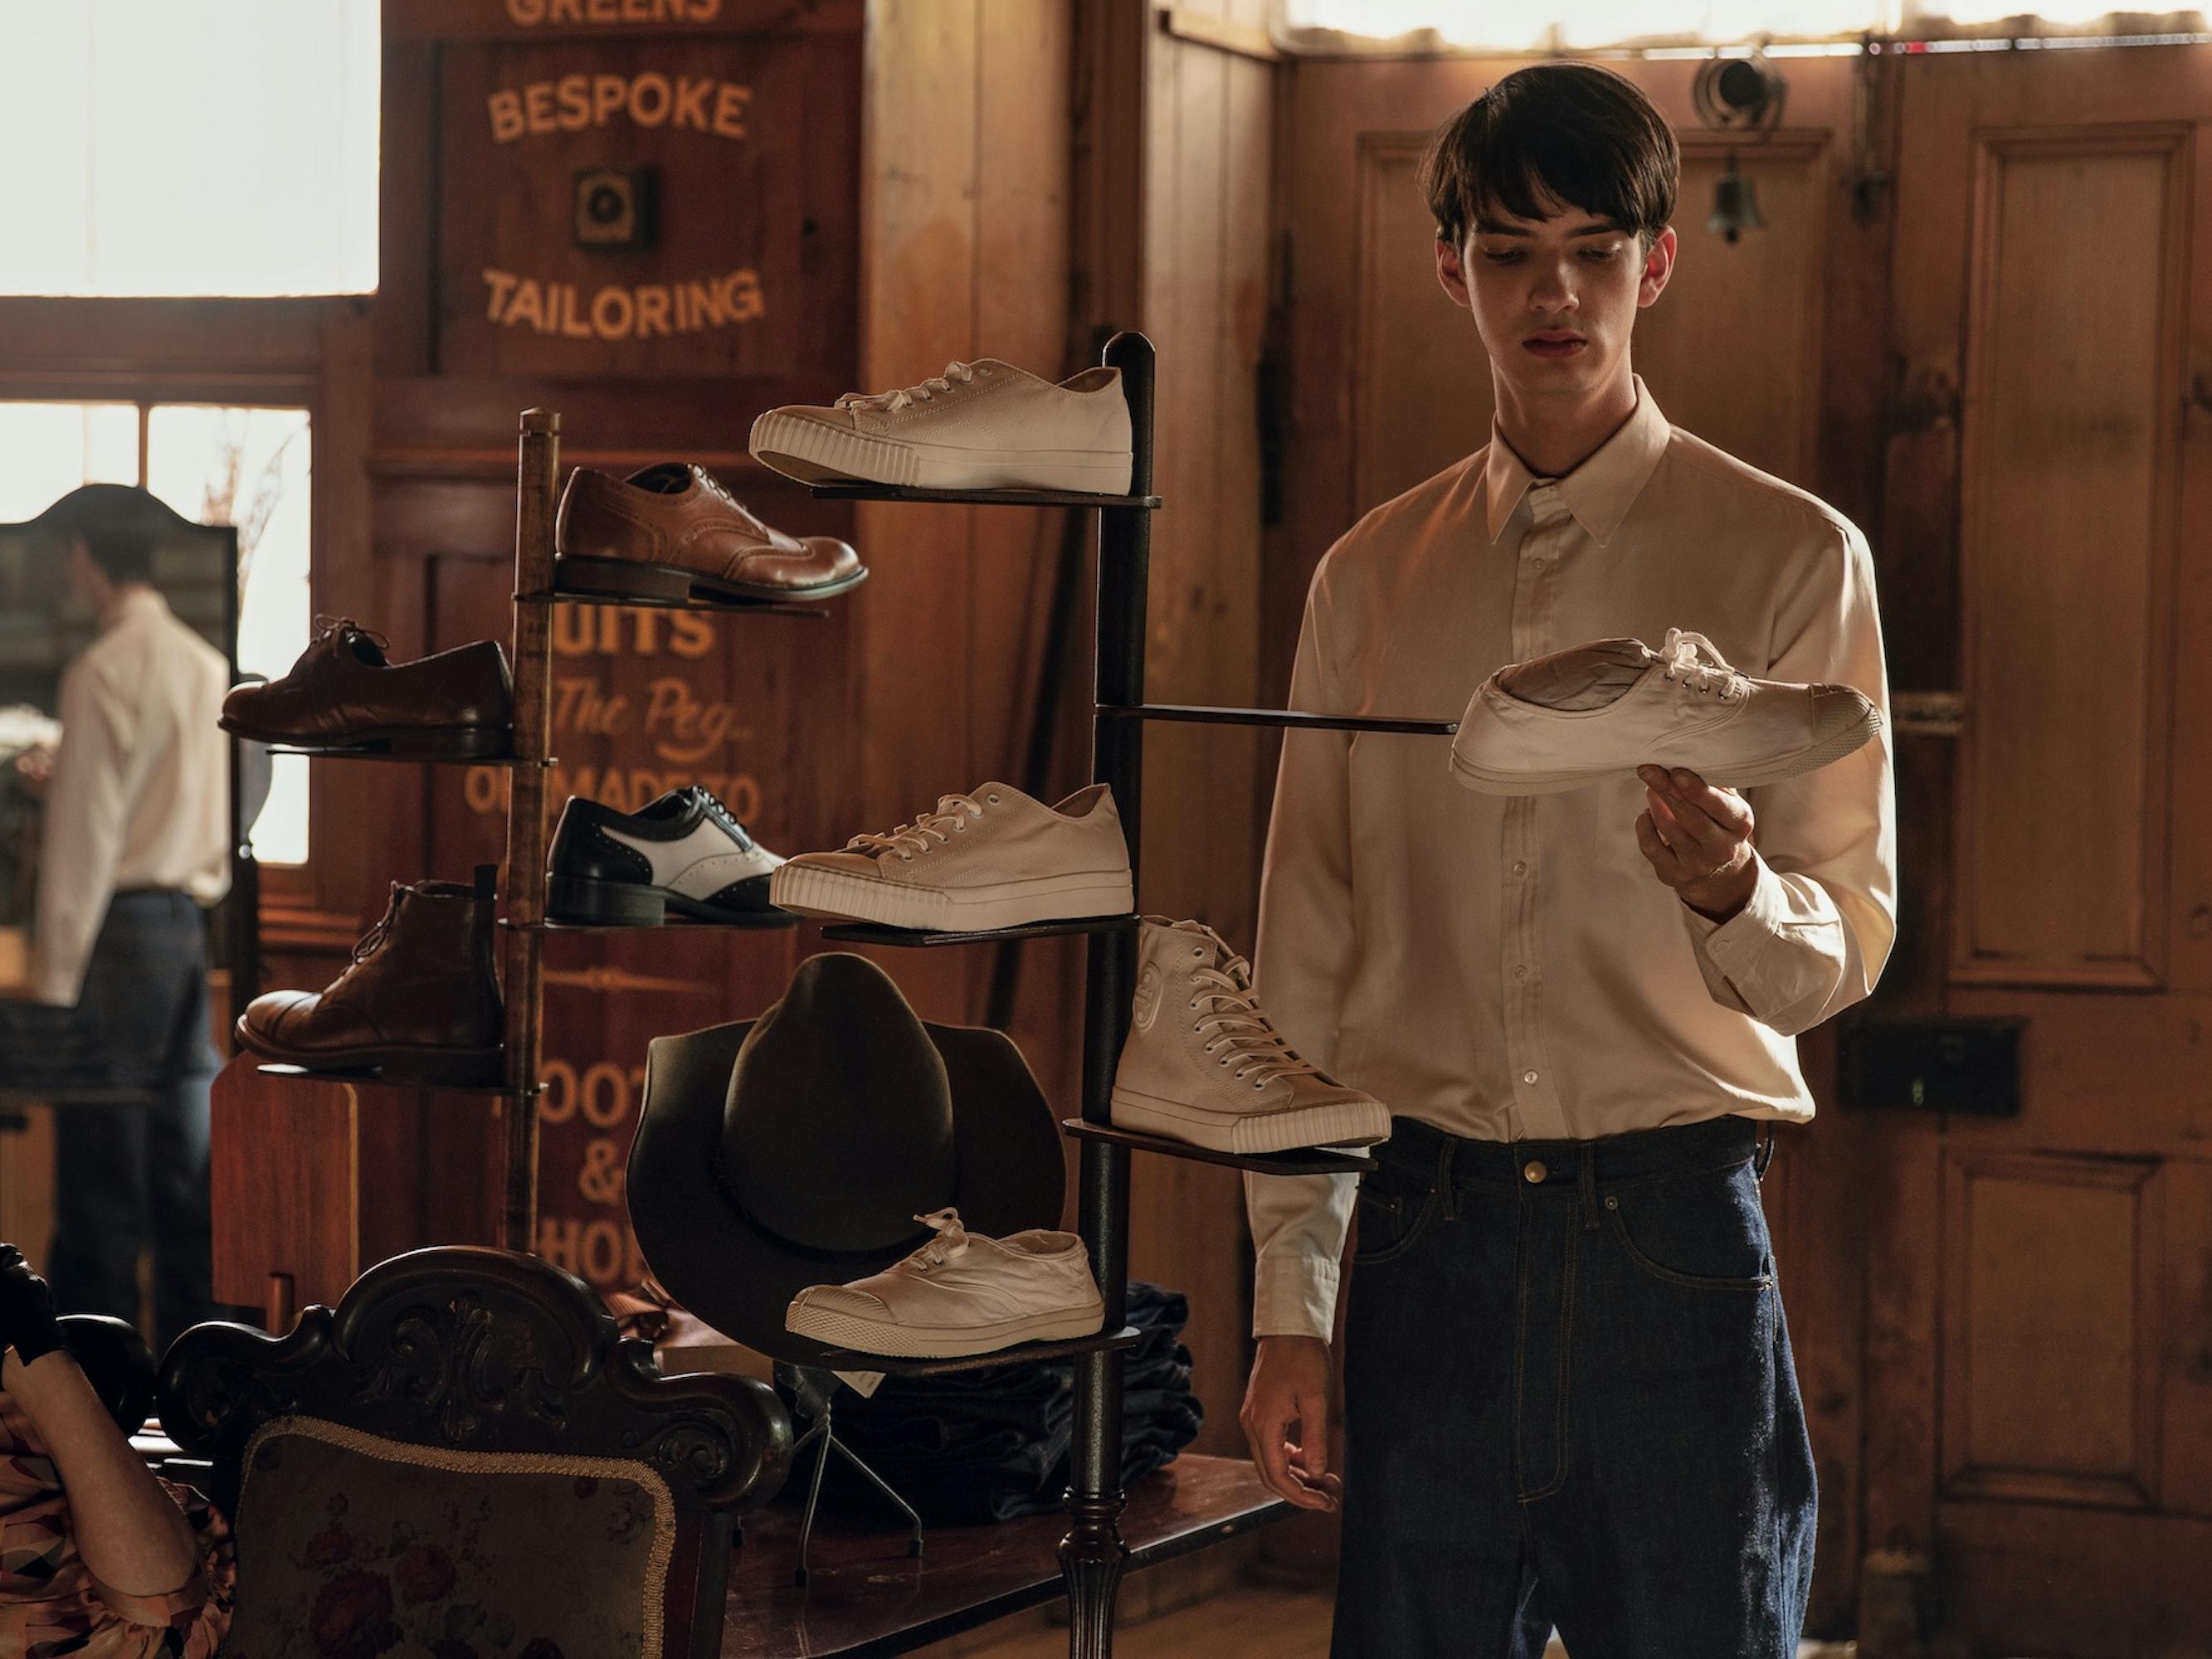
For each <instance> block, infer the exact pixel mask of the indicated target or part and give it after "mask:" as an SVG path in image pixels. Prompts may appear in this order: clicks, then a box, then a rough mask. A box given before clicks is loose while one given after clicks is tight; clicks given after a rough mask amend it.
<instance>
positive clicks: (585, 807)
mask: <svg viewBox="0 0 2212 1659" xmlns="http://www.w3.org/2000/svg"><path fill="white" fill-rule="evenodd" d="M782 862H783V860H781V859H780V858H778V857H777V856H776V855H775V854H774V853H771V852H769V850H768V849H767V848H764V847H763V846H762V845H760V843H759V842H756V841H755V840H754V839H753V838H752V837H751V836H749V835H747V834H746V833H745V828H744V825H743V824H741V823H738V821H737V819H736V818H734V817H732V816H731V814H730V809H729V808H728V807H726V806H725V805H722V803H721V802H720V801H719V800H717V799H714V795H713V794H712V793H709V792H708V791H707V790H705V789H702V788H701V787H698V786H697V785H696V784H695V785H693V786H692V787H690V788H689V789H671V790H670V791H669V792H668V793H666V794H665V795H663V796H662V797H661V798H660V799H659V800H656V801H654V802H653V803H652V804H651V805H647V806H646V807H643V808H642V809H641V810H640V811H635V812H617V811H615V810H614V809H613V808H612V807H609V806H602V805H599V802H597V801H595V800H587V799H585V798H584V797H583V796H581V795H572V796H570V797H569V799H568V805H566V806H564V807H562V809H561V822H560V823H558V824H557V825H556V826H555V828H554V830H553V847H552V850H551V852H550V854H548V855H547V859H546V870H545V878H546V879H545V915H546V919H547V920H548V921H565V922H571V923H584V924H588V925H598V926H601V927H607V926H614V927H657V926H659V924H660V923H662V922H663V921H666V920H667V919H668V918H667V913H668V912H669V911H670V910H674V911H675V912H676V913H677V914H678V915H682V916H688V917H691V918H694V919H696V920H697V921H718V922H724V923H732V924H735V925H737V926H739V927H776V926H780V925H784V924H788V923H793V922H796V921H798V920H799V918H798V917H796V916H795V915H792V914H791V913H790V912H789V911H787V910H780V909H778V908H775V906H774V905H772V904H770V903H769V897H768V879H769V874H770V872H773V871H774V870H775V868H776V866H778V865H780V864H781V863H782Z"/></svg>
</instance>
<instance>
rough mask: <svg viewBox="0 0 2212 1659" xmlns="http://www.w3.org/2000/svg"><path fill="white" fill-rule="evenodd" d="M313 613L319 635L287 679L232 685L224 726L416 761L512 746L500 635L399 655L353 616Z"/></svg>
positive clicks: (259, 736)
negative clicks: (402, 658)
mask: <svg viewBox="0 0 2212 1659" xmlns="http://www.w3.org/2000/svg"><path fill="white" fill-rule="evenodd" d="M317 620H318V623H319V629H318V631H317V633H316V635H315V638H314V641H313V643H312V644H310V645H309V646H308V647H307V649H306V650H305V651H303V652H302V653H301V654H300V660H299V661H297V662H295V663H294V664H293V665H292V667H291V671H289V673H287V674H286V675H285V676H284V677H283V678H282V679H276V680H270V681H269V682H268V683H267V684H256V685H240V686H234V687H233V688H232V689H231V692H230V695H229V696H227V697H225V698H224V699H223V700H222V729H223V730H224V731H226V732H236V733H237V734H238V735H239V736H240V737H241V738H253V739H254V740H256V741H257V742H260V743H282V744H298V745H300V746H301V747H303V748H310V749H353V750H360V751H362V753H365V754H388V755H398V756H405V757H409V758H410V759H416V760H476V759H480V758H483V757H490V756H499V755H504V754H506V753H507V750H508V748H509V746H510V745H511V744H513V726H514V687H513V681H512V680H511V679H510V678H508V675H507V653H505V652H503V651H501V649H500V648H499V645H498V642H497V641H493V640H479V641H477V642H476V643H475V644H474V645H464V646H460V647H457V648H455V649H453V650H451V651H441V652H439V653H437V654H436V655H435V656H431V657H422V658H420V659H417V660H416V661H414V662H407V663H394V662H392V660H391V659H390V658H388V657H386V655H385V650H386V646H387V644H388V643H389V642H388V641H386V640H385V638H384V637H383V636H382V635H378V634H372V633H371V632H369V631H368V629H365V628H363V627H362V626H361V625H360V624H359V623H356V622H354V621H353V620H352V619H351V618H350V617H335V618H334V617H319V618H318V619H317Z"/></svg>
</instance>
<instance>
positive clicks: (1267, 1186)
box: [1244, 561, 1358, 1341]
mask: <svg viewBox="0 0 2212 1659" xmlns="http://www.w3.org/2000/svg"><path fill="white" fill-rule="evenodd" d="M1327 572H1328V562H1326V561H1324V562H1323V563H1322V567H1321V569H1320V570H1319V571H1317V572H1316V574H1315V578H1314V585H1313V588H1312V591H1311V592H1310V593H1309V594H1308V595H1307V599H1306V613H1305V622H1304V626H1303V627H1302V628H1301V629H1300V630H1299V633H1298V651H1297V662H1296V665H1294V667H1293V668H1292V670H1291V708H1300V709H1307V710H1312V711H1325V712H1329V713H1337V712H1341V711H1342V708H1343V705H1342V704H1341V703H1340V702H1338V701H1337V688H1336V686H1335V684H1334V678H1333V676H1332V675H1331V674H1330V672H1329V671H1328V652H1327V647H1326V642H1325V640H1324V634H1325V631H1326V628H1327V612H1328V604H1327V598H1326V592H1325V582H1326V574H1327ZM1348 743H1349V739H1348V738H1347V737H1346V735H1345V734H1344V733H1342V732H1286V733H1285V735H1284V738H1283V758H1282V766H1281V769H1280V770H1279V772H1278V773H1277V775H1276V778H1275V804H1274V811H1273V816H1272V817H1271V818H1270V819H1269V822H1268V829H1267V861H1266V864H1265V866H1263V868H1262V871H1261V878H1260V920H1259V938H1258V941H1257V944H1256V945H1255V949H1254V951H1253V963H1254V985H1255V989H1256V990H1257V991H1258V993H1259V994H1260V996H1261V999H1262V1004H1263V1006H1265V1007H1266V1008H1267V1013H1268V1017H1269V1018H1272V1019H1273V1021H1274V1022H1275V1024H1277V1025H1278V1026H1279V1028H1280V1029H1281V1030H1282V1032H1283V1035H1284V1036H1286V1037H1287V1038H1288V1039H1289V1040H1290V1042H1291V1047H1292V1048H1296V1049H1297V1051H1298V1053H1299V1054H1303V1055H1304V1057H1305V1058H1306V1059H1308V1060H1312V1061H1313V1062H1314V1063H1315V1064H1316V1065H1317V1066H1321V1067H1322V1069H1323V1070H1327V1069H1328V1067H1329V1066H1330V1065H1331V1064H1332V1062H1333V1060H1334V1054H1335V1051H1336V1035H1337V1019H1338V1015H1339V1011H1340V1009H1341V1007H1342V1006H1343V1000H1344V986H1345V981H1346V978H1347V976H1348V975H1349V974H1350V972H1351V969H1352V951H1353V945H1354V935H1353V927H1352V827H1351V808H1350V796H1349V794H1348V793H1347V790H1348V781H1347V772H1348V761H1347V755H1346V750H1347V745H1348ZM1357 1186H1358V1181H1357V1178H1356V1177H1354V1176H1263V1175H1253V1174H1247V1175H1246V1176H1245V1177H1244V1208H1245V1213H1246V1215H1247V1217H1248V1218H1249V1220H1250V1223H1251V1227H1252V1244H1253V1251H1254V1255H1255V1269H1254V1285H1253V1294H1252V1334H1254V1335H1255V1336H1278V1335H1304V1336H1318V1337H1320V1338H1321V1339H1322V1340H1323V1341H1327V1340H1328V1337H1329V1334H1330V1332H1331V1329H1332V1328H1333V1326H1334V1317H1335V1309H1336V1290H1337V1279H1338V1273H1339V1261H1340V1257H1341V1256H1342V1255H1343V1254H1344V1239H1345V1234H1346V1230H1347V1229H1348V1227H1349V1225H1350V1224H1351V1218H1352V1198H1353V1194H1354V1192H1355V1190H1356V1188H1357Z"/></svg>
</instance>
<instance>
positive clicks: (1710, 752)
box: [1451, 628, 1881, 795]
mask: <svg viewBox="0 0 2212 1659" xmlns="http://www.w3.org/2000/svg"><path fill="white" fill-rule="evenodd" d="M1880 730H1881V710H1880V709H1879V708H1875V705H1874V704H1873V703H1872V702H1869V700H1868V699H1867V698H1866V697H1865V696H1863V694H1861V693H1860V692H1858V691H1856V690H1853V689H1852V688H1851V687H1850V686H1848V685H1800V684H1795V683H1794V682H1791V681H1787V680H1760V679H1753V678H1752V677H1751V676H1750V675H1748V674H1744V673H1740V672H1739V671H1736V670H1735V669H1733V668H1731V667H1729V665H1728V662H1727V659H1724V658H1723V656H1722V655H1721V653H1720V652H1719V651H1718V650H1717V648H1716V647H1714V645H1713V642H1712V641H1711V640H1709V639H1707V638H1706V637H1705V635H1703V634H1692V633H1690V632H1688V631H1687V630H1686V629H1680V628H1670V629H1668V630H1667V642H1666V643H1665V644H1664V645H1663V646H1662V647H1660V648H1659V649H1658V650H1656V651H1654V650H1652V649H1651V648H1650V647H1648V646H1646V645H1645V644H1644V642H1643V641H1641V640H1596V641H1591V642H1590V643H1589V644H1587V645H1578V646H1576V647H1573V648H1572V649H1571V650H1568V651H1559V652H1554V653H1552V654H1551V655H1549V656H1546V657H1535V658H1531V659H1529V660H1528V661H1527V662H1525V663H1516V664H1515V665H1512V666H1511V667H1509V668H1501V669H1500V670H1498V672H1497V673H1495V674H1492V676H1491V677H1490V678H1488V679H1486V680H1485V681H1484V682H1483V683H1482V684H1481V685H1480V687H1479V688H1477V690H1476V691H1475V694H1474V698H1473V700H1472V701H1471V702H1468V706H1467V713H1466V714H1464V715H1463V716H1462V718H1461V720H1460V727H1459V734H1458V736H1456V737H1455V738H1453V739H1452V750H1451V768H1452V775H1453V776H1454V777H1455V778H1457V779H1458V780H1459V781H1461V782H1462V783H1463V784H1465V785H1466V786H1467V787H1468V788H1470V789H1474V790H1480V792H1482V793H1485V794H1491V795H1543V794H1550V793H1554V792H1556V791H1559V790H1563V789H1579V788H1581V787H1583V785H1585V784H1590V783H1595V782H1597V781H1599V780H1601V779H1603V778H1607V777H1612V776H1614V775H1618V774H1620V773H1622V772H1633V771H1634V770H1635V769H1637V768H1638V767H1639V766H1642V765H1644V764H1646V763H1650V764H1652V765H1657V766H1685V767H1687V768H1689V769H1691V770H1692V771H1693V772H1695V773H1697V774H1698V775H1699V776H1700V777H1702V778H1704V779H1705V781H1706V782H1708V783H1711V784H1718V785H1721V786H1723V787H1729V788H1735V789H1745V788H1749V787H1751V786H1753V784H1760V783H1771V782H1773V781H1775V780H1777V779H1778V778H1790V777H1795V776H1796V775H1798V774H1799V773H1801V772H1810V771H1812V770H1813V769H1814V768H1816V767H1821V766H1826V765H1827V764H1828V763H1830V762H1831V761H1836V760H1840V759H1842V758H1843V757H1844V756H1845V755H1848V754H1850V752H1851V751H1852V750H1855V749H1857V748H1858V747H1859V746H1860V745H1862V744H1864V743H1866V742H1867V741H1868V740H1869V739H1870V738H1872V737H1873V736H1874V735H1875V732H1879V731H1880Z"/></svg>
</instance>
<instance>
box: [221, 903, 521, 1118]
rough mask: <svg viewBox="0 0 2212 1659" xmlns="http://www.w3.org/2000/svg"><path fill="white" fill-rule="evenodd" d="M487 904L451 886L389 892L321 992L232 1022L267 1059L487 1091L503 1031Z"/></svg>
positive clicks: (270, 1004)
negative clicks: (379, 914)
mask: <svg viewBox="0 0 2212 1659" xmlns="http://www.w3.org/2000/svg"><path fill="white" fill-rule="evenodd" d="M492 925H493V923H492V897H491V894H490V891H489V884H487V886H486V889H485V890H483V891H479V890H477V889H476V888H473V887H469V886H466V885H464V884H461V883H459V882H452V881H419V882H416V884H414V885H412V886H402V885H401V884H399V883H398V882H394V883H392V902H391V905H390V906H389V908H386V911H385V913H384V920H383V921H380V922H379V923H377V924H376V926H375V927H373V928H371V929H370V930H369V931H368V933H367V934H366V935H364V936H363V937H362V941H361V943H360V944H358V945H355V946H354V949H353V961H352V963H350V964H349V966H348V967H347V969H346V970H345V972H343V974H340V975H338V976H337V979H336V980H335V981H332V982H331V985H330V987H328V988H327V989H325V990H323V991H319V992H318V991H270V992H269V993H267V994H265V995H262V996H258V997H256V998H254V1000H252V1002H251V1003H249V1004H247V1005H246V1012H244V1013H242V1014H240V1016H239V1017H238V1025H237V1031H238V1040H239V1042H240V1043H242V1044H243V1045H244V1046H245V1047H246V1048H250V1049H252V1051H253V1052H254V1053H255V1054H259V1055H261V1056H263V1057H264V1059H268V1060H280V1061H283V1063H285V1064H287V1065H292V1066H307V1067H309V1068H311V1069H313V1070H316V1071H375V1072H379V1073H382V1074H383V1075H385V1076H386V1077H404V1078H419V1079H422V1081H424V1082H426V1083H452V1084H494V1083H497V1082H499V1081H500V1080H501V1076H502V1071H501V1051H502V1047H503V1044H504V1042H505V1036H506V1026H505V1021H504V1018H503V1014H502V1011H501V1003H500V995H499V981H498V978H497V976H496V975H495V973H494V971H493V969H492Z"/></svg>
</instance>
